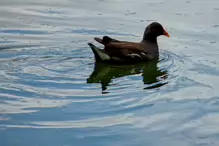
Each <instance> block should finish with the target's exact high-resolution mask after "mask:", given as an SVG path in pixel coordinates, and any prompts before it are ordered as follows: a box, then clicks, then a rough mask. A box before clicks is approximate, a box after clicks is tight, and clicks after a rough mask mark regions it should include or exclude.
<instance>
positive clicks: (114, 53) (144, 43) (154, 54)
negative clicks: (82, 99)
mask: <svg viewBox="0 0 219 146" xmlns="http://www.w3.org/2000/svg"><path fill="white" fill-rule="evenodd" d="M161 35H164V36H166V37H170V35H169V33H168V32H167V31H166V30H165V29H164V28H163V26H162V25H161V24H160V23H158V22H152V23H150V24H149V25H148V26H147V27H146V28H145V31H144V34H143V38H142V40H141V41H140V42H129V41H120V40H117V39H113V38H111V37H109V36H103V37H102V39H101V38H97V37H94V40H95V41H97V42H98V43H100V44H102V45H104V48H103V49H100V48H98V47H96V46H95V45H93V44H92V43H88V45H89V46H90V48H91V50H92V51H93V53H94V57H95V60H96V61H100V62H108V63H114V64H133V63H137V62H144V61H150V60H154V59H158V58H159V47H158V42H157V37H158V36H161Z"/></svg>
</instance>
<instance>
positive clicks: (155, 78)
mask: <svg viewBox="0 0 219 146" xmlns="http://www.w3.org/2000/svg"><path fill="white" fill-rule="evenodd" d="M157 63H158V61H157V60H154V61H150V62H147V63H141V64H135V65H123V66H119V65H110V64H106V63H101V62H96V63H95V66H94V70H93V72H92V74H91V75H90V77H89V78H88V79H87V83H101V85H102V91H104V90H106V89H107V86H108V85H109V83H110V82H111V81H112V79H115V78H120V77H124V76H128V75H134V74H139V73H142V76H143V82H144V84H147V85H149V86H148V87H146V88H145V89H151V88H157V87H160V86H163V85H164V84H166V83H162V82H161V81H162V80H164V79H166V78H167V76H168V74H167V71H162V70H160V69H159V68H158V67H157ZM152 84H154V85H152ZM150 85H152V86H150Z"/></svg>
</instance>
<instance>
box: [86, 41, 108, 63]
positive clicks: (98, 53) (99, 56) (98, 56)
mask: <svg viewBox="0 0 219 146" xmlns="http://www.w3.org/2000/svg"><path fill="white" fill-rule="evenodd" d="M88 45H89V46H90V48H91V50H92V51H93V53H94V57H95V60H96V61H107V60H110V56H109V55H107V54H106V53H105V52H104V50H102V49H100V48H97V47H96V46H94V45H93V44H91V43H88Z"/></svg>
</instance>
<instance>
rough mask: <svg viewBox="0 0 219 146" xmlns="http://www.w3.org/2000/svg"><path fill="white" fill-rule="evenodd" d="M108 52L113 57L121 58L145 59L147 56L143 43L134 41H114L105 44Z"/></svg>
mask: <svg viewBox="0 0 219 146" xmlns="http://www.w3.org/2000/svg"><path fill="white" fill-rule="evenodd" d="M104 49H105V51H106V53H107V54H108V55H109V56H111V57H114V56H115V57H119V58H124V59H128V58H138V59H143V58H145V57H146V56H147V54H146V53H145V52H144V49H143V45H142V44H141V43H133V42H120V43H117V42H112V43H109V44H107V45H105V48H104Z"/></svg>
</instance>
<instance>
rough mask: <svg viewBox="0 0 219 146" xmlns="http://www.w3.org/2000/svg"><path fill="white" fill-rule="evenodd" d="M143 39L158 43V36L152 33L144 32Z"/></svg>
mask: <svg viewBox="0 0 219 146" xmlns="http://www.w3.org/2000/svg"><path fill="white" fill-rule="evenodd" d="M143 40H146V41H149V42H152V43H157V36H154V35H151V34H144V37H143Z"/></svg>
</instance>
